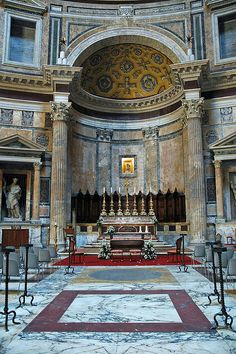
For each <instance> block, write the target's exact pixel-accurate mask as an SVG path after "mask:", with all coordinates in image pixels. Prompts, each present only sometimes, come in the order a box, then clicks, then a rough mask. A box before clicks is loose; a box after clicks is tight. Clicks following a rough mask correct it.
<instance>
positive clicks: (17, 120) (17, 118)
mask: <svg viewBox="0 0 236 354" xmlns="http://www.w3.org/2000/svg"><path fill="white" fill-rule="evenodd" d="M21 119H22V111H17V110H14V111H13V124H14V125H19V126H21Z"/></svg>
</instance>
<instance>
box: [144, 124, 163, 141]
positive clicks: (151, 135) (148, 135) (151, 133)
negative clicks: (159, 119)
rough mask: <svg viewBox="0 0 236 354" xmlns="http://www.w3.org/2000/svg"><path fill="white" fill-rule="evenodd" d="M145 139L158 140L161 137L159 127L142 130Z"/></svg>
mask: <svg viewBox="0 0 236 354" xmlns="http://www.w3.org/2000/svg"><path fill="white" fill-rule="evenodd" d="M142 133H143V138H144V139H145V140H156V139H157V138H158V137H159V127H157V126H156V127H148V128H146V129H142Z"/></svg>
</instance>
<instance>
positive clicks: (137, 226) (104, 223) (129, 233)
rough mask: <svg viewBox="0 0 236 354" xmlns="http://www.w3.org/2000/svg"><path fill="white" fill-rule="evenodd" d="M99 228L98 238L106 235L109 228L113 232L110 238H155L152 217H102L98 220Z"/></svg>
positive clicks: (154, 224)
mask: <svg viewBox="0 0 236 354" xmlns="http://www.w3.org/2000/svg"><path fill="white" fill-rule="evenodd" d="M100 221H101V227H100V234H99V237H100V238H102V237H105V236H106V235H108V228H109V226H113V228H114V232H113V233H112V234H111V236H110V238H111V239H112V238H113V239H115V238H123V239H124V238H142V239H144V238H145V237H146V238H147V237H148V238H150V237H152V236H156V223H155V218H154V217H153V216H148V215H145V216H144V215H137V216H124V215H123V216H118V215H116V216H103V217H102V218H100Z"/></svg>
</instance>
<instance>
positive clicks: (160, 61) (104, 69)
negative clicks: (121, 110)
mask: <svg viewBox="0 0 236 354" xmlns="http://www.w3.org/2000/svg"><path fill="white" fill-rule="evenodd" d="M170 64H172V62H171V61H170V59H169V58H167V56H165V55H164V54H163V53H161V52H159V51H157V50H156V49H153V48H151V47H148V46H144V45H141V44H138V45H137V44H130V43H123V44H117V45H114V46H108V47H104V48H102V49H100V50H98V51H96V52H95V53H93V54H92V55H91V56H90V57H88V58H87V59H86V60H85V61H84V62H83V63H82V65H81V66H82V67H83V71H82V77H81V86H82V88H83V89H84V90H85V91H87V92H89V93H90V94H93V95H95V96H100V97H104V98H111V99H119V100H130V99H140V98H141V99H142V98H147V97H151V96H155V95H158V94H160V93H162V92H163V91H165V90H167V89H169V88H170V87H172V86H173V84H172V80H171V70H170V67H169V65H170Z"/></svg>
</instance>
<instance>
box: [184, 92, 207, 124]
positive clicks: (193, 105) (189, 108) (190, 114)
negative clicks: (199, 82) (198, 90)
mask: <svg viewBox="0 0 236 354" xmlns="http://www.w3.org/2000/svg"><path fill="white" fill-rule="evenodd" d="M203 102H204V98H202V97H201V98H199V99H197V100H195V99H193V100H182V105H183V107H184V110H185V113H186V117H187V120H188V119H191V118H201V114H202V110H203Z"/></svg>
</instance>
